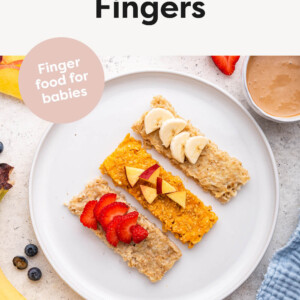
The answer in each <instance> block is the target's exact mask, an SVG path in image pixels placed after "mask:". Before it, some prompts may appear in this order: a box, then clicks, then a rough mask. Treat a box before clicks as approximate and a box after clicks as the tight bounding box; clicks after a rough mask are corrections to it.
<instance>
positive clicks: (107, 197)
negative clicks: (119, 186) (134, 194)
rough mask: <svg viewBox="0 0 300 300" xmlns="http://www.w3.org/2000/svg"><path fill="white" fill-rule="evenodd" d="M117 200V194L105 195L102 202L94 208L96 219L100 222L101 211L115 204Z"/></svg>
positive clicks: (101, 199)
mask: <svg viewBox="0 0 300 300" xmlns="http://www.w3.org/2000/svg"><path fill="white" fill-rule="evenodd" d="M116 199H117V194H113V193H109V194H105V195H103V196H102V197H101V198H100V200H99V201H98V203H97V205H96V206H95V208H94V215H95V217H96V219H97V220H98V222H100V221H99V218H100V213H101V210H102V209H103V208H104V207H105V206H107V205H109V204H111V203H114V202H115V201H116Z"/></svg>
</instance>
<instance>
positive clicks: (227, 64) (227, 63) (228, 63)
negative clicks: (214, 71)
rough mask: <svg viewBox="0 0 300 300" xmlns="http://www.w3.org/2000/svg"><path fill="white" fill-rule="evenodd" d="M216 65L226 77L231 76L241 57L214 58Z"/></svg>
mask: <svg viewBox="0 0 300 300" xmlns="http://www.w3.org/2000/svg"><path fill="white" fill-rule="evenodd" d="M211 58H212V60H213V61H214V63H215V65H216V66H217V67H218V68H219V69H220V71H221V72H222V73H224V74H225V75H231V74H232V73H233V72H234V70H235V64H236V63H237V61H238V60H239V58H240V57H239V56H212V57H211Z"/></svg>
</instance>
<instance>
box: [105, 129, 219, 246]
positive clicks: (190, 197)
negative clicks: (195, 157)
mask: <svg viewBox="0 0 300 300" xmlns="http://www.w3.org/2000/svg"><path fill="white" fill-rule="evenodd" d="M156 163H157V162H156V161H155V160H154V159H153V158H152V156H151V155H150V154H149V153H147V152H146V150H145V149H144V148H143V147H142V145H141V142H140V141H137V140H136V139H134V138H133V137H131V136H130V135H129V134H128V135H127V136H126V137H125V139H124V140H123V142H122V143H121V144H120V145H119V146H118V147H117V149H116V150H115V151H114V152H113V153H112V154H111V155H110V156H108V157H107V158H106V159H105V160H104V162H103V164H102V165H101V166H100V169H101V171H102V173H103V174H108V175H109V176H110V177H111V178H112V180H113V182H114V184H115V185H116V186H120V187H122V188H124V189H125V190H127V191H128V192H129V193H130V194H131V195H132V196H134V197H135V198H136V199H137V200H138V201H139V202H140V203H141V204H142V205H143V207H145V208H147V209H148V210H149V211H150V212H151V213H152V214H153V215H154V216H155V217H157V218H158V219H159V220H160V221H161V222H162V224H163V229H164V230H165V231H167V230H169V231H171V232H173V234H174V235H175V237H176V238H178V239H179V240H180V241H181V242H182V243H188V244H189V248H192V247H193V246H194V245H195V244H197V243H199V242H200V240H201V239H202V237H203V235H204V234H205V233H207V232H208V231H209V230H210V229H211V228H212V226H213V225H214V224H215V223H216V221H217V220H218V217H217V216H216V214H215V213H214V212H213V211H212V209H211V207H210V206H205V205H204V204H203V203H202V201H201V200H199V199H198V198H197V197H196V196H195V195H194V194H192V193H191V192H190V191H189V190H187V189H186V188H185V187H184V185H183V183H182V181H181V179H180V178H179V177H178V176H174V175H172V174H171V173H170V172H167V171H165V170H164V169H163V168H162V167H161V173H160V177H162V179H164V180H166V181H167V182H168V183H169V184H171V185H172V186H174V187H175V188H176V190H177V191H186V193H187V197H186V207H185V208H182V207H181V206H179V205H178V204H176V203H175V202H173V201H172V200H170V199H169V198H168V197H167V196H166V195H164V194H162V195H158V197H157V199H156V200H155V201H154V202H152V203H151V204H149V203H148V202H147V201H146V200H145V198H144V196H143V194H142V193H141V190H140V187H139V184H136V185H135V186H134V187H131V186H130V185H129V183H128V181H127V178H126V174H125V167H126V166H127V167H134V168H141V169H147V168H148V167H150V166H152V165H154V164H156ZM143 184H147V183H145V182H143Z"/></svg>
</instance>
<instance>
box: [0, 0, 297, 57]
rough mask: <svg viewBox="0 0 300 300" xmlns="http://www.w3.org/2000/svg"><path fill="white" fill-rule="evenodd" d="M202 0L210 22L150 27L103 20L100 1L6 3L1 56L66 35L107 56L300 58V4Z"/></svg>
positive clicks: (23, 51)
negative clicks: (282, 56) (99, 12)
mask: <svg viewBox="0 0 300 300" xmlns="http://www.w3.org/2000/svg"><path fill="white" fill-rule="evenodd" d="M103 1H104V3H106V4H107V3H112V2H113V1H112V0H103ZM119 1H121V0H119ZM136 1H137V2H138V3H142V0H136ZM157 1H158V2H159V3H162V1H163V0H157ZM202 1H203V2H204V3H205V6H204V9H205V11H206V15H205V17H204V18H201V19H195V18H193V17H191V16H190V17H188V18H186V19H180V18H174V19H166V18H163V17H162V16H161V17H160V19H159V21H158V22H157V24H155V25H153V26H145V25H142V20H141V19H113V18H112V17H111V12H109V11H106V12H104V15H105V17H104V18H103V19H97V18H96V0H51V1H50V0H47V1H46V0H43V1H37V0H35V1H34V0H27V1H24V0H1V18H0V25H1V41H0V51H1V53H2V54H15V55H18V54H26V53H27V52H28V51H29V50H30V49H31V48H32V47H33V46H35V45H36V44H37V43H39V42H41V41H43V40H45V39H48V38H51V37H56V36H66V37H73V38H75V39H78V40H80V41H82V42H84V43H86V44H88V45H89V46H90V47H91V48H92V49H93V50H94V51H95V52H96V53H98V54H101V55H120V54H126V55H127V54H131V55H134V54H139V55H157V54H163V55H177V54H181V55H200V54H202V55H207V54H220V55H221V54H240V55H244V54H247V55H248V54H294V55H297V54H298V55H299V54H300V39H299V28H300V18H299V11H300V1H299V0H287V1H279V0H251V1H250V0H248V1H245V0H202ZM174 2H176V3H178V2H180V1H178V0H176V1H174Z"/></svg>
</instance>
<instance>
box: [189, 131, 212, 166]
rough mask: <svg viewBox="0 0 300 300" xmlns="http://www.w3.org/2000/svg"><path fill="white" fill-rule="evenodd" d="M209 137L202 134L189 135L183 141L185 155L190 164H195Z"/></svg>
mask: <svg viewBox="0 0 300 300" xmlns="http://www.w3.org/2000/svg"><path fill="white" fill-rule="evenodd" d="M208 142H209V139H208V138H206V137H204V136H193V137H190V138H189V139H188V140H187V141H186V143H185V155H186V157H187V159H188V160H189V162H190V163H191V164H195V163H196V162H197V160H198V158H199V156H200V154H201V152H202V150H203V149H204V148H205V146H206V145H207V144H208Z"/></svg>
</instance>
